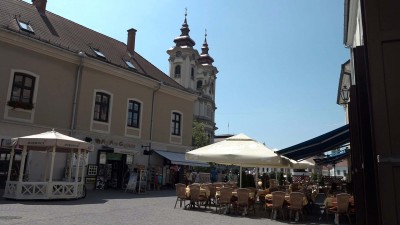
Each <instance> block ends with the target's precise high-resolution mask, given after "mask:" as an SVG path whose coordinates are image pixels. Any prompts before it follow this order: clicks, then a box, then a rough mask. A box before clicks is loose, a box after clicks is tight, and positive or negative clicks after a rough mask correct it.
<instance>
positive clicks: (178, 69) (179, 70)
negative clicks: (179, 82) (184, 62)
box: [174, 65, 181, 77]
mask: <svg viewBox="0 0 400 225" xmlns="http://www.w3.org/2000/svg"><path fill="white" fill-rule="evenodd" d="M174 75H175V77H181V66H180V65H177V66H175V73H174Z"/></svg>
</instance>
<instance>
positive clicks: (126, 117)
mask: <svg viewBox="0 0 400 225" xmlns="http://www.w3.org/2000/svg"><path fill="white" fill-rule="evenodd" d="M129 101H136V102H139V103H140V115H139V128H135V127H130V126H128V112H129ZM142 121H143V101H141V100H139V99H137V98H128V99H127V101H126V113H125V136H127V137H134V138H140V137H141V136H142V127H143V123H142ZM128 130H134V131H138V132H139V135H138V136H137V135H130V134H128V132H127V131H128Z"/></svg>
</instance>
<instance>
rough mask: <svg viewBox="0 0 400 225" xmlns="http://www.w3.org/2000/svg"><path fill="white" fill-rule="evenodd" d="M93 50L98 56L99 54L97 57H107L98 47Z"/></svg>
mask: <svg viewBox="0 0 400 225" xmlns="http://www.w3.org/2000/svg"><path fill="white" fill-rule="evenodd" d="M93 51H94V53H96V56H97V57H100V58H103V59H105V58H106V56H105V55H104V54H103V53H102V52H101V51H100V50H98V49H93Z"/></svg>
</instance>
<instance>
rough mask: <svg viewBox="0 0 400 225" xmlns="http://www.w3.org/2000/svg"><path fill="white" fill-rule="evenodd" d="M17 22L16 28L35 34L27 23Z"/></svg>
mask: <svg viewBox="0 0 400 225" xmlns="http://www.w3.org/2000/svg"><path fill="white" fill-rule="evenodd" d="M17 22H18V26H19V28H20V29H21V30H23V31H28V32H31V33H35V31H34V30H33V28H32V27H31V25H30V24H29V23H25V22H22V21H19V20H17Z"/></svg>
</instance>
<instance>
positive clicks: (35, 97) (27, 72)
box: [4, 69, 40, 123]
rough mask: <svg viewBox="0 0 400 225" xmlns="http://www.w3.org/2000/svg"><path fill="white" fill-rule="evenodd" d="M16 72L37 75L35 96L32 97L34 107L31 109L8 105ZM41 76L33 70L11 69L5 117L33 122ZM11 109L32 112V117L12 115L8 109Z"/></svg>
mask: <svg viewBox="0 0 400 225" xmlns="http://www.w3.org/2000/svg"><path fill="white" fill-rule="evenodd" d="M15 73H24V74H27V75H30V76H33V77H35V87H34V89H33V98H32V104H33V109H31V110H25V109H19V108H17V109H12V107H11V106H8V105H7V102H8V101H9V100H10V97H11V90H12V86H13V81H14V74H15ZM39 78H40V76H39V75H37V74H35V73H33V72H31V71H28V70H21V69H11V73H10V80H9V82H8V90H7V98H6V104H5V105H4V119H8V120H14V121H18V122H28V123H33V120H34V116H35V111H36V99H37V93H38V92H39ZM9 110H15V111H20V112H28V113H30V114H31V118H30V119H28V120H25V119H20V118H15V117H11V116H9V115H8V111H9Z"/></svg>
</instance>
